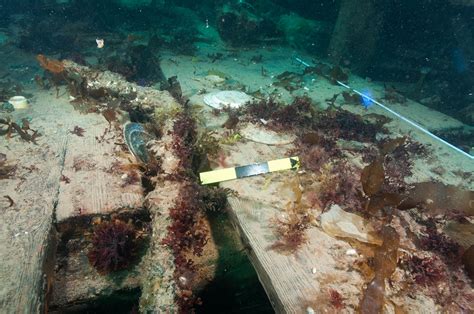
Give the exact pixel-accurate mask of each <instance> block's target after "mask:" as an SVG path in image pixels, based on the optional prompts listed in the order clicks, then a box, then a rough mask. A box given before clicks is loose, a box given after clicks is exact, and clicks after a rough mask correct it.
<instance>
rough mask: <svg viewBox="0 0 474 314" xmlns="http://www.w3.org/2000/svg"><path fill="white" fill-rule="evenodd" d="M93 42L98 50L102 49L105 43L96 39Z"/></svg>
mask: <svg viewBox="0 0 474 314" xmlns="http://www.w3.org/2000/svg"><path fill="white" fill-rule="evenodd" d="M95 42H96V43H97V48H99V49H102V48H104V45H105V42H104V40H103V39H99V38H97V39H96V40H95Z"/></svg>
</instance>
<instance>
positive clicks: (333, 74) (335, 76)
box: [328, 65, 349, 85]
mask: <svg viewBox="0 0 474 314" xmlns="http://www.w3.org/2000/svg"><path fill="white" fill-rule="evenodd" d="M328 79H329V81H330V82H331V83H332V84H334V85H337V84H338V83H337V81H340V82H342V83H346V84H347V83H348V81H349V75H347V73H346V72H344V70H343V69H342V68H341V67H340V66H338V65H335V66H333V67H332V68H331V70H330V71H329V75H328Z"/></svg>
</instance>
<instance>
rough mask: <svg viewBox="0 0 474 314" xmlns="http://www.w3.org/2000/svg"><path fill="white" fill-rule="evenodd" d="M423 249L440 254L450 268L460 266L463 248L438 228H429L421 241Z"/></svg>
mask: <svg viewBox="0 0 474 314" xmlns="http://www.w3.org/2000/svg"><path fill="white" fill-rule="evenodd" d="M419 244H420V246H421V248H422V249H424V250H428V251H433V252H437V253H439V254H440V255H441V256H442V257H443V258H444V260H445V262H446V264H448V265H449V266H456V265H459V263H460V262H461V256H462V253H463V250H462V247H461V246H460V245H459V244H457V243H456V242H454V241H453V240H451V239H450V238H448V237H447V236H446V235H444V234H442V233H439V232H438V231H437V229H436V226H428V228H427V229H426V234H425V235H422V236H421V237H420V239H419Z"/></svg>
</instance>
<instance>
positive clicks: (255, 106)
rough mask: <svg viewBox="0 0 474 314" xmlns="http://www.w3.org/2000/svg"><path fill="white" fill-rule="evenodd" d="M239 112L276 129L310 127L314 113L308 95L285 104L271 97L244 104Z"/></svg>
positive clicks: (251, 119) (249, 118) (253, 120)
mask: <svg viewBox="0 0 474 314" xmlns="http://www.w3.org/2000/svg"><path fill="white" fill-rule="evenodd" d="M241 113H243V114H244V115H247V117H246V119H247V120H250V121H252V122H260V121H261V120H262V119H263V120H266V121H267V122H268V123H267V127H269V128H270V129H273V130H276V131H281V130H287V129H295V128H304V127H310V126H311V125H312V123H313V119H314V116H315V115H316V112H315V109H314V106H313V103H312V101H311V99H310V98H309V97H296V98H295V99H294V100H293V102H292V103H291V104H289V105H287V106H285V105H283V104H281V103H279V102H277V101H275V99H273V98H269V99H267V100H260V101H258V102H253V103H250V104H248V105H247V106H245V108H244V109H243V110H242V112H241Z"/></svg>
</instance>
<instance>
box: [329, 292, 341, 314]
mask: <svg viewBox="0 0 474 314" xmlns="http://www.w3.org/2000/svg"><path fill="white" fill-rule="evenodd" d="M329 303H330V304H331V305H332V307H333V308H335V309H336V310H342V309H343V308H344V299H343V297H342V295H341V294H340V293H339V292H338V291H337V290H334V289H329Z"/></svg>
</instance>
